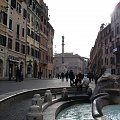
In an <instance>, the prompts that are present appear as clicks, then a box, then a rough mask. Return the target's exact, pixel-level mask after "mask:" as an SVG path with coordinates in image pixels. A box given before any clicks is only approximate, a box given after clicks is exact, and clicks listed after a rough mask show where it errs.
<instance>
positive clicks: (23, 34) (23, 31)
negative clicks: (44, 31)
mask: <svg viewBox="0 0 120 120" xmlns="http://www.w3.org/2000/svg"><path fill="white" fill-rule="evenodd" d="M24 36H25V29H24V28H22V37H24Z"/></svg>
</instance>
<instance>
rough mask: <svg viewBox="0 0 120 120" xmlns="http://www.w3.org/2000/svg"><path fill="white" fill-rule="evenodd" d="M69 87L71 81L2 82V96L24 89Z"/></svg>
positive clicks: (0, 90)
mask: <svg viewBox="0 0 120 120" xmlns="http://www.w3.org/2000/svg"><path fill="white" fill-rule="evenodd" d="M66 86H69V81H68V82H67V81H66V80H65V79H64V80H61V79H57V78H53V79H49V80H41V79H25V80H24V81H22V82H16V81H4V80H1V81H0V95H1V94H4V93H8V92H13V91H19V90H22V89H37V88H48V87H49V88H50V87H66Z"/></svg>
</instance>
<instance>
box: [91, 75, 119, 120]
mask: <svg viewBox="0 0 120 120" xmlns="http://www.w3.org/2000/svg"><path fill="white" fill-rule="evenodd" d="M91 102H92V115H93V117H94V118H95V119H96V120H103V119H104V120H117V119H118V118H116V116H119V113H117V111H119V106H120V77H119V76H118V75H111V74H107V73H105V74H103V75H102V76H101V77H100V78H99V80H98V84H97V85H96V87H95V90H94V92H93V95H92V97H91ZM111 106H112V107H111ZM115 106H117V107H115ZM110 108H111V109H110ZM116 109H117V111H116V112H115V110H116ZM113 110H114V112H113ZM110 113H111V116H112V117H111V118H110V117H109V116H110V115H109V114H110Z"/></svg>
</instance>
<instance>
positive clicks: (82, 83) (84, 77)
mask: <svg viewBox="0 0 120 120" xmlns="http://www.w3.org/2000/svg"><path fill="white" fill-rule="evenodd" d="M56 77H57V78H58V79H64V78H66V81H68V79H70V86H76V87H77V90H81V91H82V89H83V88H86V90H87V89H88V87H89V83H90V82H91V81H93V80H95V84H97V80H98V78H99V76H98V75H97V74H96V75H93V73H88V74H82V73H81V72H79V73H78V74H77V75H75V74H74V72H73V71H72V70H70V71H67V72H66V73H65V74H64V73H63V72H62V73H61V74H57V75H56Z"/></svg>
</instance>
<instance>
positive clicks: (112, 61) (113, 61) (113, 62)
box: [110, 57, 115, 65]
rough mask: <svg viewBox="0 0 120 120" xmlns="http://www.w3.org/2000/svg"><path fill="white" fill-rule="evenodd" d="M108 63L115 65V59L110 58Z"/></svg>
mask: <svg viewBox="0 0 120 120" xmlns="http://www.w3.org/2000/svg"><path fill="white" fill-rule="evenodd" d="M110 63H111V64H113V65H114V64H115V58H114V57H111V58H110Z"/></svg>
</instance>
